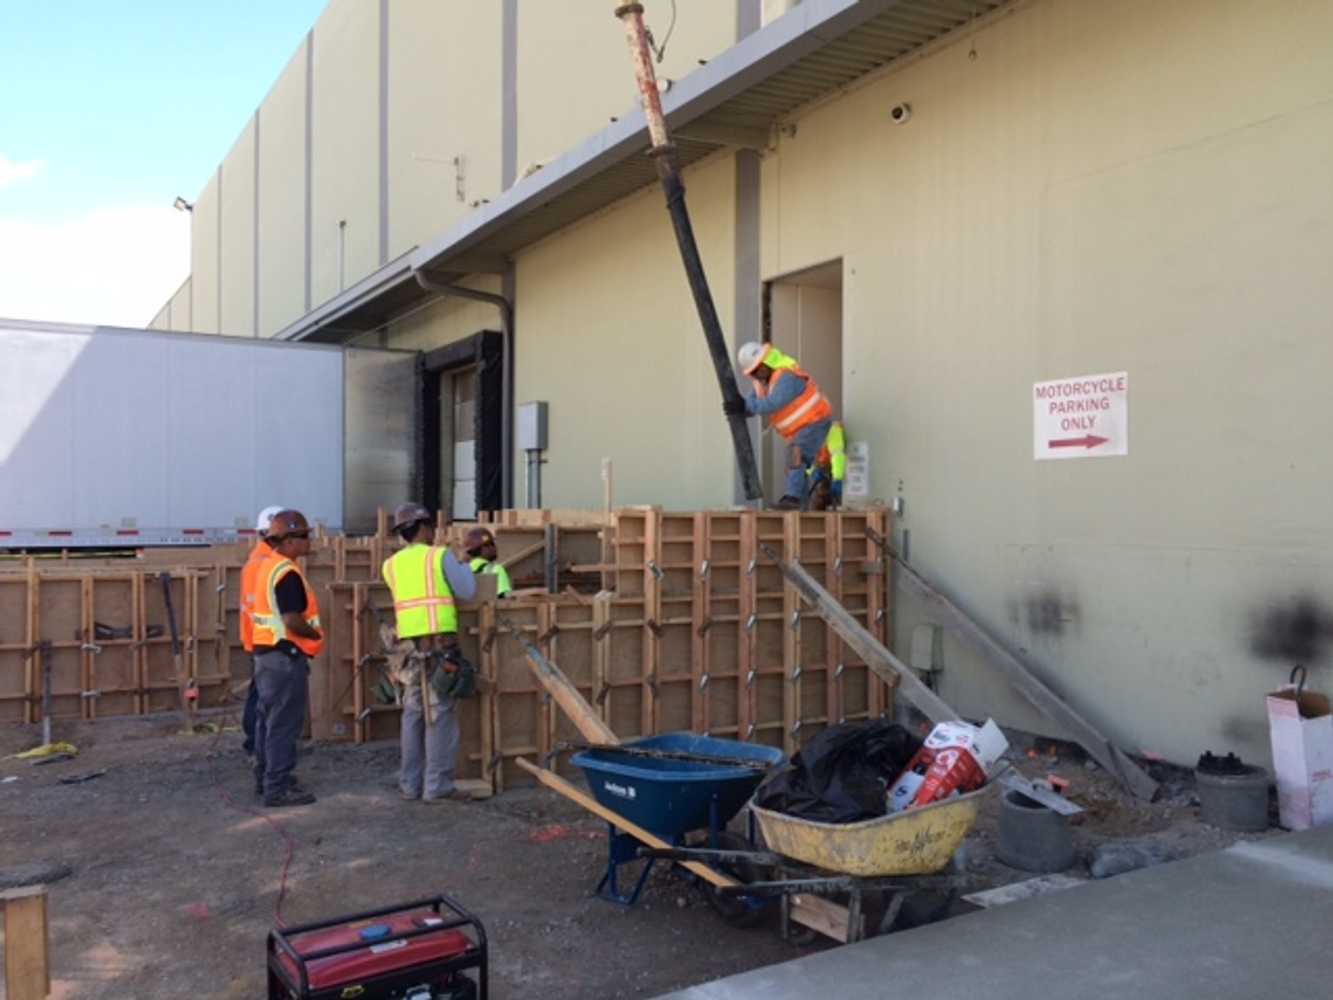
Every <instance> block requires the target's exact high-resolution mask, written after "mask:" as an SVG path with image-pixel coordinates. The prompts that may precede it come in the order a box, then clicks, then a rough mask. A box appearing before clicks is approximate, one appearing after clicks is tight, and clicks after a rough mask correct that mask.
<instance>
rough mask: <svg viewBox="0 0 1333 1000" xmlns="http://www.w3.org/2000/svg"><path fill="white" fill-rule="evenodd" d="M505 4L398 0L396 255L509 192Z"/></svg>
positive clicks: (393, 70)
mask: <svg viewBox="0 0 1333 1000" xmlns="http://www.w3.org/2000/svg"><path fill="white" fill-rule="evenodd" d="M501 10H502V5H501V4H500V3H497V2H496V0H451V2H449V3H447V4H442V3H439V2H438V0H394V2H393V3H391V4H390V5H389V71H388V72H389V102H388V113H389V114H388V135H389V147H388V160H389V205H388V208H389V257H390V258H394V257H397V256H398V255H399V254H402V253H404V252H405V251H407V250H410V249H412V248H413V247H414V246H417V245H418V244H421V243H424V242H426V241H428V240H430V239H431V238H433V237H435V236H438V235H439V234H440V233H441V232H443V231H444V230H445V229H446V228H447V227H448V226H450V225H452V224H453V223H455V222H457V221H458V220H459V219H461V218H462V217H463V216H464V215H466V214H467V213H468V212H470V211H472V206H473V205H475V204H476V203H478V202H481V201H484V200H489V199H491V198H494V197H495V196H496V195H497V194H499V192H500V152H501V107H500V105H501V100H500V95H501V80H500V75H501V59H500V42H501V38H500V33H501V25H500V22H501Z"/></svg>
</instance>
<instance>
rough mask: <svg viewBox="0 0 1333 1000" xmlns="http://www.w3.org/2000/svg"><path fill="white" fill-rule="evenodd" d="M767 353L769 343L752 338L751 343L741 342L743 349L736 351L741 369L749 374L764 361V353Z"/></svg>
mask: <svg viewBox="0 0 1333 1000" xmlns="http://www.w3.org/2000/svg"><path fill="white" fill-rule="evenodd" d="M767 353H768V345H767V344H761V343H759V342H758V341H757V340H751V341H750V342H749V343H746V344H741V349H740V350H739V351H737V352H736V360H738V361H739V362H740V365H741V371H742V372H744V373H745V374H746V375H749V374H750V372H752V371H754V370H755V369H756V368H758V367H759V366H760V364H762V363H763V360H764V355H766V354H767Z"/></svg>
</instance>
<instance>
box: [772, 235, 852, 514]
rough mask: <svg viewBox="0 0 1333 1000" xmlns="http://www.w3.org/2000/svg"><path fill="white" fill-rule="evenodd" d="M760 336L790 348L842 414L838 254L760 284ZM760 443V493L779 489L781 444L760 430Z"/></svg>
mask: <svg viewBox="0 0 1333 1000" xmlns="http://www.w3.org/2000/svg"><path fill="white" fill-rule="evenodd" d="M763 322H764V339H765V340H766V341H769V342H771V343H772V344H773V345H774V346H776V347H777V348H778V349H779V350H780V351H783V352H784V353H786V354H790V355H791V356H792V357H794V358H795V359H796V361H797V363H798V364H800V366H801V367H802V368H804V369H805V370H806V371H808V372H809V373H810V375H811V376H812V377H813V378H814V380H815V381H816V382H818V383H819V387H820V388H821V389H822V390H823V391H824V395H826V396H827V397H828V399H829V402H830V403H831V404H832V405H833V413H834V414H835V416H837V418H838V419H841V418H842V260H841V259H839V260H831V261H828V262H827V263H824V264H819V265H816V266H815V267H809V268H805V269H804V270H801V271H795V272H793V273H791V274H786V275H783V276H782V277H780V278H774V279H772V280H771V281H768V282H766V283H765V284H764V319H763ZM764 439H765V440H764V443H763V446H762V447H761V448H760V454H761V456H762V457H761V459H760V461H761V463H762V465H763V480H764V495H765V496H768V497H777V496H779V495H780V494H781V493H782V480H783V477H784V476H785V475H786V474H787V444H786V442H785V441H784V440H783V438H782V437H781V436H779V435H778V434H775V433H772V432H765V434H764Z"/></svg>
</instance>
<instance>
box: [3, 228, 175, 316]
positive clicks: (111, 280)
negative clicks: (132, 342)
mask: <svg viewBox="0 0 1333 1000" xmlns="http://www.w3.org/2000/svg"><path fill="white" fill-rule="evenodd" d="M189 271H190V219H189V216H188V215H187V214H186V213H184V212H178V211H176V210H175V209H174V208H172V207H171V206H170V205H122V206H110V207H106V208H98V209H94V210H93V211H91V212H87V213H85V214H83V215H79V216H74V217H72V218H69V219H64V220H61V221H58V222H32V221H28V220H20V219H14V218H6V217H4V216H3V215H0V317H6V318H9V319H34V320H49V321H53V322H65V323H96V324H102V325H105V326H147V325H148V323H149V322H150V321H151V320H152V318H153V316H154V315H156V313H157V311H158V310H159V309H160V308H162V306H163V305H164V304H165V303H166V301H167V299H168V298H170V296H171V295H172V294H173V293H174V292H175V291H176V289H177V288H178V287H180V284H181V282H182V281H184V280H185V278H186V276H187V275H188V274H189Z"/></svg>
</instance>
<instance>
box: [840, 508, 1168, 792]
mask: <svg viewBox="0 0 1333 1000" xmlns="http://www.w3.org/2000/svg"><path fill="white" fill-rule="evenodd" d="M866 537H868V538H869V539H870V540H871V541H872V542H874V543H875V544H876V545H878V546H879V547H880V548H881V549H883V550H884V553H885V554H886V555H887V556H889V557H890V558H892V559H893V561H894V562H895V563H897V565H898V578H899V579H900V580H902V581H903V582H904V583H906V584H907V585H908V586H909V587H910V588H911V589H912V590H913V591H914V592H915V593H916V594H917V596H918V597H920V598H922V599H923V600H924V601H925V602H926V604H927V605H928V606H929V607H930V608H932V609H933V610H935V611H936V612H938V613H939V615H940V617H942V618H944V619H945V621H946V623H947V624H949V625H950V626H951V627H952V628H953V629H954V630H955V631H956V632H957V633H958V634H959V635H960V636H961V637H962V638H964V639H966V640H967V642H968V643H969V644H970V645H971V646H972V648H973V649H974V650H976V651H977V652H978V653H980V654H981V656H982V658H983V659H984V660H985V661H986V662H987V663H989V664H991V666H993V667H994V668H995V669H996V670H998V671H999V672H1000V673H1002V674H1003V675H1004V676H1005V679H1006V680H1008V681H1009V683H1010V684H1011V685H1012V686H1013V688H1014V689H1015V690H1016V691H1017V692H1018V693H1019V694H1021V695H1022V696H1023V697H1024V699H1026V700H1027V701H1028V703H1029V704H1031V705H1032V707H1033V708H1035V709H1036V710H1037V711H1039V712H1040V713H1041V714H1042V715H1044V716H1046V718H1048V719H1050V720H1052V721H1053V722H1055V723H1056V724H1058V725H1059V726H1060V727H1061V728H1062V729H1064V730H1065V731H1066V732H1068V733H1069V734H1070V735H1071V736H1072V737H1073V738H1074V739H1075V741H1077V742H1078V744H1079V745H1080V746H1082V747H1083V749H1085V750H1087V751H1088V753H1090V754H1091V755H1092V756H1093V757H1094V758H1095V759H1096V761H1097V763H1099V764H1101V765H1102V767H1104V768H1106V770H1107V771H1109V772H1110V773H1111V774H1112V775H1113V776H1115V777H1116V778H1118V779H1119V780H1120V783H1121V784H1123V785H1124V786H1125V787H1126V788H1128V789H1129V790H1130V791H1131V792H1132V793H1133V794H1134V795H1136V796H1138V797H1139V798H1141V799H1145V800H1147V801H1148V802H1151V801H1152V800H1153V799H1154V798H1155V797H1156V795H1157V782H1156V781H1154V780H1153V779H1152V778H1151V777H1150V776H1149V775H1148V773H1147V772H1146V771H1144V770H1143V769H1142V768H1141V767H1139V765H1138V764H1136V763H1134V761H1133V760H1132V759H1131V758H1130V757H1129V755H1128V754H1126V753H1125V752H1124V751H1123V750H1121V749H1120V748H1119V747H1117V746H1116V745H1115V744H1114V743H1112V742H1111V741H1110V740H1109V739H1107V738H1106V737H1105V736H1103V735H1102V733H1101V732H1100V731H1099V730H1098V729H1097V727H1096V726H1094V725H1093V724H1092V723H1091V722H1089V721H1088V720H1087V719H1085V718H1083V716H1082V715H1080V714H1079V713H1078V712H1077V711H1075V709H1074V708H1073V707H1072V706H1070V705H1069V703H1068V702H1066V701H1065V700H1064V699H1062V698H1061V697H1060V696H1059V695H1057V694H1056V693H1055V692H1054V691H1052V690H1051V689H1050V688H1048V687H1047V686H1046V685H1045V684H1043V683H1042V682H1041V680H1040V679H1038V677H1037V676H1036V675H1035V674H1034V673H1032V671H1031V670H1029V669H1028V668H1027V667H1026V666H1025V665H1024V664H1023V662H1022V661H1021V660H1019V659H1018V657H1016V656H1015V655H1014V654H1013V653H1011V652H1009V650H1007V649H1005V648H1004V647H1003V646H1002V645H1000V643H999V642H998V641H996V640H995V639H994V638H992V637H991V636H990V634H989V633H987V632H986V631H985V630H984V629H983V628H982V627H981V626H980V625H978V624H977V623H976V622H975V621H973V620H972V618H971V617H969V616H968V615H967V614H966V613H965V612H963V611H962V610H961V609H960V608H959V607H958V606H957V605H955V604H954V603H953V602H952V601H950V600H949V599H948V598H947V597H945V596H944V595H943V594H941V593H940V592H939V591H938V590H936V589H935V588H934V587H932V586H931V585H930V584H929V583H927V582H926V581H925V579H923V578H922V576H921V574H920V573H918V572H917V571H916V570H914V569H913V568H912V567H911V566H909V565H907V563H905V562H903V560H902V557H901V556H900V555H898V553H897V552H895V551H894V550H893V548H892V546H890V545H889V543H888V540H887V539H885V538H884V537H883V536H881V535H880V534H879V532H877V531H875V530H874V529H873V528H867V529H866Z"/></svg>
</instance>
